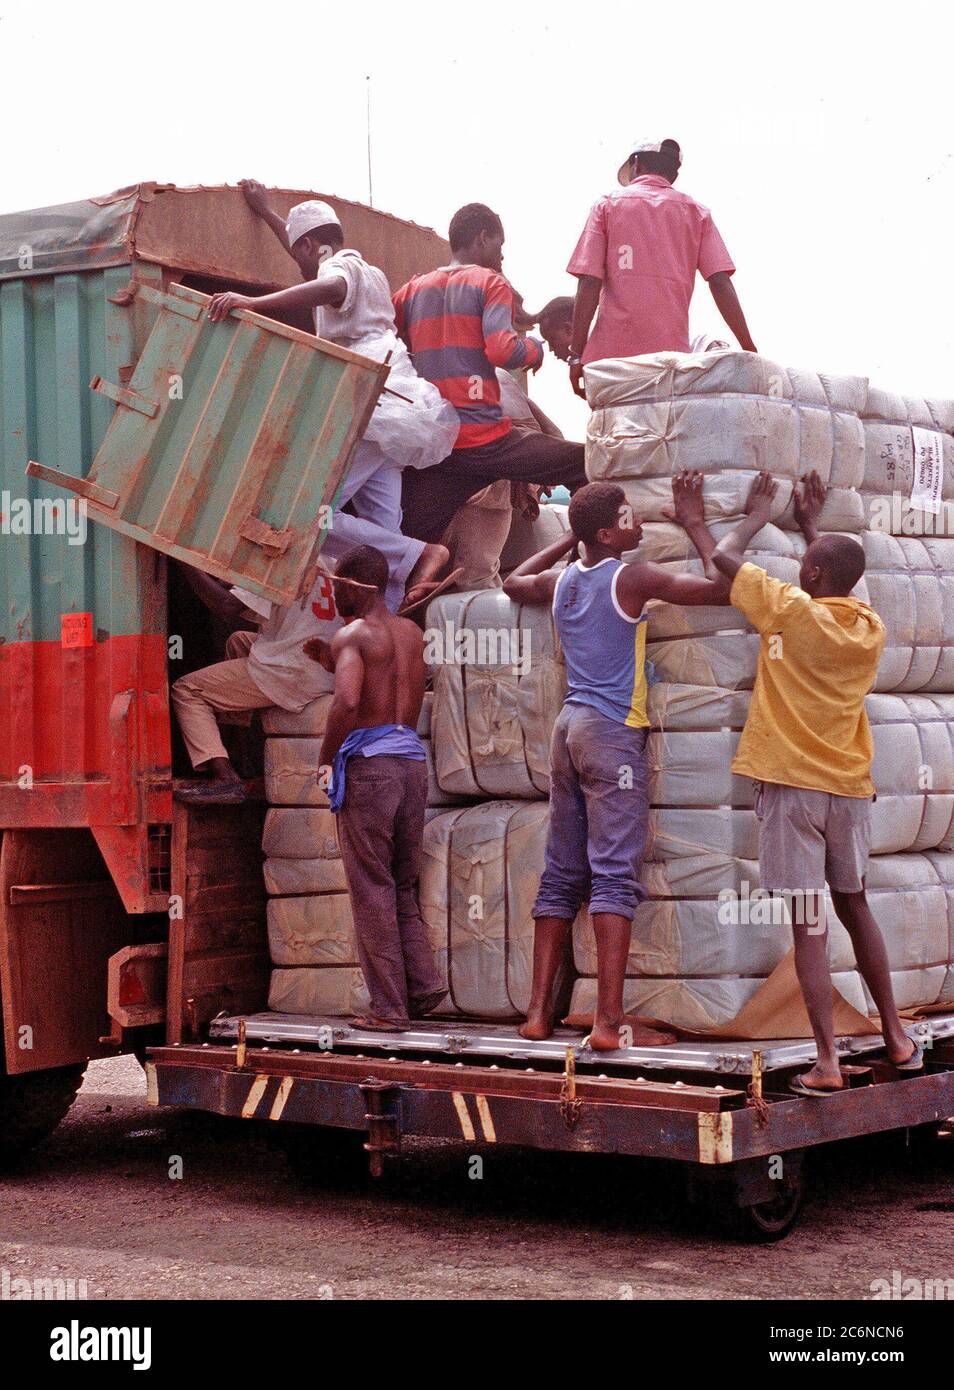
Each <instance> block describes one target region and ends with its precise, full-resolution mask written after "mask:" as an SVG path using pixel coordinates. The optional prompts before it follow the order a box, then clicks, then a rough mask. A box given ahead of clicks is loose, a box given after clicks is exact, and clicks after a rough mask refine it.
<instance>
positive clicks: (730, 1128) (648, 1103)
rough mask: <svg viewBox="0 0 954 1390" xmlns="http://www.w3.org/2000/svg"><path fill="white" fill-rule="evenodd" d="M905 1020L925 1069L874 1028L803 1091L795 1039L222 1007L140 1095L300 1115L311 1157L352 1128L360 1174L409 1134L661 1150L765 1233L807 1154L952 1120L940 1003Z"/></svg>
mask: <svg viewBox="0 0 954 1390" xmlns="http://www.w3.org/2000/svg"><path fill="white" fill-rule="evenodd" d="M916 1031H917V1035H918V1038H919V1041H921V1042H922V1043H923V1044H924V1046H925V1059H926V1060H925V1067H924V1071H923V1072H921V1073H919V1074H917V1075H904V1074H902V1073H899V1072H898V1071H897V1070H896V1069H895V1068H894V1067H893V1066H892V1065H891V1063H890V1062H888V1061H887V1060H886V1059H885V1058H884V1056H883V1044H882V1041H881V1039H880V1038H878V1037H867V1038H850V1039H849V1038H845V1039H841V1040H840V1043H839V1048H840V1051H841V1053H842V1055H843V1059H844V1071H845V1075H846V1080H847V1082H848V1086H847V1089H846V1090H845V1092H844V1093H843V1094H841V1095H837V1096H831V1097H825V1098H819V1099H810V1100H809V1099H805V1098H802V1097H799V1096H796V1095H794V1094H793V1093H792V1092H791V1091H789V1090H788V1080H789V1078H790V1077H791V1076H793V1075H794V1074H796V1072H797V1071H799V1070H800V1069H803V1068H804V1067H805V1066H807V1065H808V1064H810V1062H811V1061H812V1060H813V1056H814V1049H813V1046H812V1044H811V1043H810V1042H807V1041H805V1040H801V1039H789V1040H785V1039H781V1040H777V1041H771V1042H765V1043H762V1044H752V1043H750V1042H738V1043H732V1042H728V1043H726V1042H723V1041H721V1040H720V1041H719V1042H718V1043H713V1042H707V1041H693V1042H680V1043H677V1044H674V1045H670V1046H665V1047H631V1048H621V1049H620V1050H619V1051H618V1052H613V1053H602V1054H595V1053H593V1051H592V1050H591V1049H590V1048H589V1047H588V1046H585V1045H583V1041H582V1039H581V1038H580V1035H579V1034H578V1033H570V1032H569V1031H568V1030H565V1029H564V1030H558V1032H557V1034H556V1035H555V1036H554V1038H552V1039H550V1040H549V1041H547V1042H525V1041H524V1040H523V1039H521V1038H520V1037H519V1036H518V1035H517V1033H516V1028H515V1027H494V1026H489V1025H486V1024H483V1025H482V1024H473V1023H457V1022H448V1023H439V1022H434V1023H431V1022H428V1023H426V1024H421V1025H417V1026H415V1028H414V1029H413V1030H412V1031H410V1032H407V1033H393V1034H380V1033H370V1032H362V1031H361V1030H358V1029H354V1028H351V1027H350V1026H348V1025H347V1024H345V1023H344V1022H343V1020H342V1019H340V1018H302V1017H297V1016H294V1015H287V1014H268V1013H261V1014H255V1015H251V1016H245V1017H239V1016H228V1015H224V1014H223V1015H220V1016H219V1017H217V1018H215V1019H213V1020H212V1022H211V1024H210V1027H209V1041H207V1042H203V1043H193V1044H189V1043H180V1044H177V1045H174V1046H171V1047H170V1046H166V1047H157V1048H153V1049H150V1051H149V1055H148V1060H147V1062H146V1071H147V1077H148V1100H149V1103H150V1104H151V1105H156V1106H160V1105H161V1106H175V1107H179V1108H187V1109H196V1110H206V1111H210V1112H212V1113H215V1114H219V1115H225V1116H232V1117H235V1118H237V1119H242V1120H254V1121H264V1122H267V1123H271V1124H274V1125H277V1126H286V1127H288V1128H289V1130H294V1131H297V1133H298V1135H301V1134H302V1133H303V1132H304V1127H308V1126H310V1127H313V1128H314V1130H315V1133H314V1139H315V1156H316V1159H317V1160H318V1162H319V1165H320V1155H321V1144H322V1142H327V1143H328V1145H329V1150H330V1149H333V1148H334V1146H335V1143H336V1141H337V1142H340V1140H341V1139H342V1137H344V1136H345V1135H346V1134H347V1133H348V1132H350V1134H351V1136H352V1137H353V1138H354V1140H355V1146H356V1147H357V1140H359V1139H360V1140H361V1141H362V1146H363V1148H364V1150H365V1151H366V1153H367V1155H368V1159H369V1162H370V1168H371V1172H372V1174H373V1175H375V1176H380V1175H381V1174H382V1173H383V1172H384V1171H385V1167H386V1165H387V1164H388V1162H389V1161H390V1160H393V1159H394V1158H396V1157H398V1156H399V1155H400V1152H401V1144H402V1140H403V1139H404V1138H408V1137H412V1136H419V1137H428V1138H439V1139H448V1140H457V1141H463V1142H465V1143H472V1144H474V1145H495V1144H507V1145H518V1146H525V1147H528V1148H538V1149H547V1150H562V1151H565V1152H570V1153H575V1152H584V1153H605V1154H620V1155H623V1154H628V1155H631V1156H633V1157H639V1158H652V1159H661V1160H669V1161H675V1162H677V1163H679V1164H681V1165H682V1166H683V1167H684V1168H685V1170H686V1176H687V1180H688V1195H689V1198H690V1200H692V1201H693V1202H699V1203H700V1204H702V1205H705V1206H708V1207H714V1208H715V1209H716V1211H717V1212H718V1213H719V1214H720V1215H721V1216H723V1217H728V1218H730V1219H731V1222H732V1224H733V1225H734V1226H735V1227H736V1228H737V1229H738V1230H739V1232H740V1233H741V1234H744V1235H747V1236H748V1237H749V1238H754V1239H762V1240H774V1239H778V1238H779V1237H781V1236H783V1235H785V1234H786V1233H787V1232H788V1231H789V1230H790V1229H791V1228H792V1226H793V1225H794V1223H795V1221H796V1220H797V1217H798V1214H799V1211H800V1209H801V1205H802V1198H803V1193H804V1186H805V1184H804V1175H803V1158H804V1155H805V1153H806V1151H807V1150H809V1149H811V1148H815V1147H817V1146H819V1145H821V1144H829V1143H834V1142H836V1141H839V1140H844V1139H851V1138H856V1137H860V1136H863V1135H872V1134H877V1133H884V1132H889V1131H904V1130H915V1129H916V1130H920V1129H922V1128H924V1127H934V1128H939V1127H940V1126H941V1125H942V1124H943V1122H944V1121H945V1120H946V1119H947V1118H948V1117H951V1116H954V1013H951V1014H943V1015H938V1016H935V1017H933V1018H927V1019H924V1020H922V1021H920V1022H919V1023H918V1024H917V1025H916ZM879 1053H880V1054H882V1055H879Z"/></svg>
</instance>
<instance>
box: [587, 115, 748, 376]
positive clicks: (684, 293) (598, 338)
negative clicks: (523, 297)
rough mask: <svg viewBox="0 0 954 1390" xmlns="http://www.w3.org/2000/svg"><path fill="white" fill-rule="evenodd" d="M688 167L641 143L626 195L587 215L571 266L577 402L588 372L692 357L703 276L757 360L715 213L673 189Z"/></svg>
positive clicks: (671, 146)
mask: <svg viewBox="0 0 954 1390" xmlns="http://www.w3.org/2000/svg"><path fill="white" fill-rule="evenodd" d="M681 160H682V156H681V153H680V150H679V146H678V144H677V143H676V141H675V140H661V141H658V142H657V143H640V144H637V145H636V146H635V147H634V149H633V151H632V153H631V154H630V155H629V157H628V158H627V159H626V162H625V163H624V164H623V165H622V167H621V168H620V171H619V174H618V178H619V182H620V183H621V184H622V189H621V191H620V192H618V193H607V194H606V195H605V197H602V198H600V199H599V201H598V202H596V203H594V204H593V207H592V208H591V209H590V215H589V217H588V218H587V221H586V226H585V227H584V228H583V235H582V236H581V237H580V239H579V241H578V242H577V246H576V250H575V251H574V252H573V255H572V257H571V259H570V264H569V265H568V266H567V270H568V272H569V273H570V274H571V275H575V276H576V277H577V280H578V285H577V291H576V305H575V309H574V314H573V333H572V337H571V340H570V358H569V361H570V380H571V382H572V384H573V389H574V391H576V393H577V395H579V396H582V395H583V388H582V380H583V364H584V363H587V362H597V361H599V360H600V359H601V358H604V357H638V356H640V355H641V354H643V353H647V352H688V351H689V301H690V299H691V298H692V291H693V288H694V287H695V280H696V271H697V270H698V271H699V273H700V274H701V275H702V277H703V279H704V280H706V281H707V282H708V285H709V288H710V290H711V291H712V297H713V299H714V300H715V302H716V305H717V306H718V309H719V312H720V313H721V314H722V317H723V318H724V319H725V321H726V323H727V324H728V325H729V327H730V328H731V330H732V332H733V333H734V334H735V336H736V338H737V339H738V341H739V343H740V345H741V346H742V347H743V348H745V349H746V350H747V351H748V352H755V351H756V347H755V344H754V342H753V341H752V337H751V335H750V333H749V330H748V327H747V325H746V322H745V315H744V314H743V313H742V306H741V305H740V303H739V300H738V296H737V295H736V292H735V288H734V287H733V284H732V279H731V277H732V275H733V274H734V273H735V266H734V265H733V264H732V258H731V257H730V255H729V253H728V251H727V250H726V248H725V243H724V242H723V240H722V238H721V236H720V235H719V233H718V231H717V230H716V225H715V223H714V222H713V220H712V216H711V214H710V212H709V209H708V208H704V207H703V206H702V204H701V203H697V202H696V200H695V199H694V198H690V197H689V195H688V194H687V193H677V192H676V190H675V189H674V188H673V186H672V185H673V184H674V183H675V181H676V179H677V178H678V176H679V165H680V163H681ZM597 308H599V313H598V315H597V319H596V323H595V325H594V327H593V331H592V333H591V332H590V324H591V323H592V322H593V315H594V314H595V313H596V311H597Z"/></svg>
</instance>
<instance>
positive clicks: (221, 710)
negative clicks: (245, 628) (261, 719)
mask: <svg viewBox="0 0 954 1390" xmlns="http://www.w3.org/2000/svg"><path fill="white" fill-rule="evenodd" d="M257 635H258V634H257V633H255V632H233V633H232V635H231V636H230V637H229V639H228V641H227V642H226V644H225V654H226V657H227V658H228V659H227V660H225V661H217V662H216V663H215V665H214V666H204V667H203V668H202V670H201V671H193V672H192V673H191V675H188V676H180V678H179V679H178V680H177V681H176V682H175V683H174V685H173V687H172V707H173V709H174V710H175V712H176V718H177V719H178V721H179V728H180V729H181V730H182V737H183V740H184V741H185V746H186V748H187V749H188V753H189V757H190V759H191V760H192V766H193V767H201V766H202V764H203V763H207V762H208V761H209V759H210V758H227V757H228V754H227V753H226V751H225V745H224V744H223V742H222V737H221V735H220V733H219V725H218V720H217V719H216V715H218V714H225V715H229V714H232V715H234V714H239V713H243V712H249V711H251V710H255V709H267V708H268V707H269V706H270V705H271V703H272V702H271V700H269V698H268V696H267V695H264V694H263V693H262V691H261V690H259V688H258V686H257V685H256V684H255V682H254V681H253V680H252V677H251V675H250V674H249V669H248V653H249V649H250V648H251V645H252V641H253V639H254V638H255V637H257ZM232 722H235V723H242V722H244V721H242V720H234V721H232Z"/></svg>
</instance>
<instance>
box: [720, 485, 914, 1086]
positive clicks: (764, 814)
mask: <svg viewBox="0 0 954 1390" xmlns="http://www.w3.org/2000/svg"><path fill="white" fill-rule="evenodd" d="M776 491H777V484H775V483H774V482H772V480H771V479H770V478H769V477H768V475H767V474H762V475H760V480H759V482H758V483H757V484H756V485H755V486H754V487H753V489H752V493H751V496H750V498H749V502H748V506H747V508H746V515H745V517H744V518H743V520H742V521H741V522H740V523H739V524H738V526H736V527H735V528H734V529H733V530H732V531H731V532H730V533H729V534H728V535H727V536H725V537H724V538H723V540H722V541H720V543H719V544H718V546H717V547H716V548H715V551H714V552H713V554H712V559H711V563H712V565H713V566H714V567H715V569H716V570H718V571H719V572H720V573H722V574H724V575H726V576H727V577H728V578H729V579H731V580H732V591H731V594H730V602H731V603H732V604H733V606H734V607H735V608H738V609H739V611H740V612H741V613H744V615H745V616H746V618H748V620H749V622H750V623H751V624H752V626H753V627H754V628H755V630H756V631H757V632H758V633H759V634H760V635H761V638H762V643H761V649H760V651H759V663H758V674H757V676H756V681H755V689H754V691H753V692H752V703H751V705H750V707H749V716H748V719H747V720H746V723H745V728H744V730H743V731H742V737H741V738H740V739H739V746H738V749H737V751H736V756H735V758H734V760H733V763H732V771H733V772H735V773H737V774H739V775H740V776H743V777H751V778H753V779H754V781H755V782H756V784H757V792H756V805H755V809H756V815H757V816H758V819H759V878H760V884H761V887H762V888H763V889H767V890H768V891H770V892H772V893H780V894H783V895H784V897H785V901H786V903H787V905H788V908H789V915H790V917H791V921H792V931H793V935H794V939H795V968H796V971H797V973H798V980H799V984H800V985H801V989H802V993H803V995H804V996H805V1006H806V1008H807V1010H808V1016H809V1018H810V1020H811V1024H812V1031H813V1032H814V1034H815V1042H816V1044H817V1048H818V1061H817V1063H816V1065H815V1066H814V1067H812V1068H811V1069H810V1070H809V1071H807V1072H805V1073H804V1074H803V1075H802V1076H798V1077H796V1078H795V1079H794V1080H793V1081H792V1082H791V1087H792V1090H794V1091H796V1092H797V1093H798V1094H800V1095H811V1096H819V1095H822V1096H824V1095H833V1094H834V1093H835V1092H836V1091H840V1090H842V1089H843V1087H844V1082H843V1079H842V1075H841V1071H840V1068H839V1065H838V1053H837V1050H836V1048H835V1036H834V1023H833V1017H832V1015H833V1009H832V982H831V970H830V967H829V964H828V931H827V927H826V924H825V917H824V911H825V908H824V901H825V900H824V888H825V883H826V881H827V883H828V886H829V889H830V890H831V898H832V903H833V904H834V908H835V912H836V913H837V914H838V917H839V919H840V920H841V922H842V923H843V924H844V926H845V928H846V930H847V931H848V934H849V935H850V937H851V941H852V945H853V947H854V951H855V959H856V961H857V964H858V970H859V971H860V973H861V976H862V978H863V979H864V981H865V983H866V984H867V986H868V988H869V990H870V991H871V996H872V998H873V999H874V1001H875V1006H876V1008H877V1010H878V1014H879V1016H880V1019H881V1027H882V1030H883V1032H884V1038H885V1043H886V1046H887V1052H888V1057H889V1058H890V1060H891V1061H892V1062H893V1063H894V1065H895V1067H897V1068H898V1069H899V1070H902V1071H917V1070H920V1068H921V1067H922V1066H923V1056H922V1053H921V1049H920V1047H919V1046H918V1045H917V1044H916V1043H914V1042H912V1040H911V1039H910V1038H909V1037H908V1036H907V1034H906V1033H905V1032H904V1030H903V1028H902V1027H901V1020H900V1018H899V1017H898V1011H897V1008H896V1006H895V1002H894V994H893V991H892V988H891V974H890V970H889V967H888V957H887V952H886V950H885V946H884V940H883V938H882V935H881V932H880V930H879V928H878V924H877V922H876V921H875V919H874V917H873V916H872V913H871V909H870V908H869V906H868V902H867V899H866V897H865V872H866V868H867V862H868V850H869V846H870V842H871V798H872V796H873V794H874V786H873V784H872V781H871V759H872V753H873V748H872V741H871V730H870V728H869V726H868V716H867V714H866V713H865V696H866V695H867V694H868V692H869V691H870V690H871V687H872V686H873V684H874V681H875V675H876V673H877V670H878V662H879V660H880V657H881V652H882V650H883V648H884V642H885V629H884V624H883V623H882V621H881V619H880V618H879V617H878V615H877V613H875V611H874V609H872V608H869V606H868V605H867V604H866V603H862V602H861V601H860V600H859V599H856V598H852V596H851V591H852V589H853V588H854V587H855V585H856V584H857V583H858V581H859V580H860V579H861V576H862V575H863V574H864V569H865V553H864V550H863V549H862V547H861V546H860V545H859V544H858V542H857V541H855V540H852V539H851V538H850V537H849V536H840V535H834V534H829V535H824V536H820V535H819V533H818V529H817V525H816V523H817V519H818V514H819V512H820V511H821V508H822V505H823V503H824V501H825V491H826V490H825V488H824V486H823V484H822V482H821V480H820V479H819V477H818V474H817V473H811V474H809V476H808V477H807V478H805V479H803V480H802V483H801V486H800V487H799V488H796V492H795V519H796V521H797V522H798V524H799V526H800V527H801V529H802V531H803V533H804V536H805V539H806V541H807V542H808V548H807V550H806V551H805V556H804V559H803V560H802V565H801V570H800V573H799V582H798V584H783V583H782V582H781V581H780V580H778V579H773V578H772V577H771V576H770V575H768V574H766V572H765V570H763V569H760V568H759V567H758V566H757V565H753V564H749V563H747V562H746V561H745V560H744V558H743V556H744V552H745V549H746V546H747V545H748V544H749V542H750V541H751V539H752V537H753V536H754V535H755V534H756V532H757V531H759V530H760V529H761V528H762V527H763V526H764V525H765V523H766V522H767V521H768V519H769V514H770V510H771V505H772V499H773V497H774V495H775V492H776Z"/></svg>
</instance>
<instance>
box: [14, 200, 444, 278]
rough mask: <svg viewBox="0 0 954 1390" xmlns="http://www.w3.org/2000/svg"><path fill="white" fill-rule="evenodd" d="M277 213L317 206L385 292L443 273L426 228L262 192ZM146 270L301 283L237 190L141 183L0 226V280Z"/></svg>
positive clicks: (354, 206) (21, 215)
mask: <svg viewBox="0 0 954 1390" xmlns="http://www.w3.org/2000/svg"><path fill="white" fill-rule="evenodd" d="M268 192H269V199H270V202H271V205H272V207H273V208H274V209H275V211H276V212H278V213H280V214H281V215H282V216H285V215H286V213H287V212H288V210H289V208H291V207H292V206H293V205H294V204H295V203H298V202H302V201H304V200H305V199H308V198H321V199H323V200H324V201H325V202H328V203H330V204H331V206H332V207H333V208H334V209H335V211H336V212H337V214H338V216H339V217H340V219H341V224H342V228H343V230H344V233H345V237H346V241H347V244H348V245H349V246H354V247H356V248H357V249H358V250H359V251H360V252H361V254H362V255H363V256H364V257H365V259H366V260H368V261H370V262H371V263H372V264H374V265H377V266H380V268H381V269H382V270H383V271H384V273H385V275H386V276H387V278H388V281H389V283H390V285H391V288H392V289H397V288H398V287H399V286H400V285H402V284H403V283H404V282H405V281H406V280H409V279H410V278H411V276H412V275H419V274H421V273H422V272H424V271H426V270H432V269H434V268H435V267H437V266H438V265H441V264H443V263H444V262H445V261H446V260H447V258H448V246H447V243H446V241H444V239H443V238H442V237H439V236H438V235H437V233H436V232H434V231H432V230H431V229H430V228H429V227H418V226H417V225H416V224H415V223H413V222H407V221H405V220H403V219H402V218H398V217H392V216H390V215H389V214H388V213H384V212H379V211H378V210H377V209H376V208H368V207H364V206H363V205H362V204H360V203H353V202H350V201H349V200H348V199H345V198H336V197H334V196H333V195H329V194H326V193H315V192H311V191H309V190H306V189H300V190H293V189H269V191H268ZM132 260H143V261H151V262H155V263H157V264H159V265H165V266H169V267H170V268H172V269H176V270H179V271H182V272H191V273H193V274H198V275H205V276H211V277H214V278H217V279H222V280H232V281H235V282H236V283H241V284H242V285H246V286H248V287H250V288H255V287H259V288H261V289H268V288H276V287H280V286H285V285H293V284H297V283H298V282H299V280H300V279H301V276H300V274H299V271H298V268H297V266H296V265H295V263H294V261H293V260H292V259H291V257H290V256H289V255H288V254H287V252H286V251H284V250H283V248H282V247H281V245H280V244H279V242H278V240H277V238H276V237H275V236H273V235H272V233H271V231H270V230H269V228H268V227H267V226H266V225H265V223H264V222H262V221H261V219H260V218H257V217H256V216H255V215H254V213H252V211H251V210H250V209H249V207H248V206H247V204H246V202H245V198H244V196H243V194H242V192H241V190H240V189H238V188H229V187H219V188H202V187H197V188H176V187H175V186H174V185H172V184H155V183H141V184H135V185H133V186H132V187H130V188H124V189H120V190H119V191H118V192H116V193H111V194H108V195H107V196H105V197H103V198H88V199H83V200H81V201H80V202H76V203H61V204H59V205H57V206H55V207H46V208H31V209H29V210H27V211H23V212H11V213H6V214H4V215H3V216H0V279H9V278H13V277H22V276H25V275H51V274H55V273H57V272H65V271H83V270H95V269H99V268H102V267H103V266H112V265H125V264H127V263H129V262H130V261H132Z"/></svg>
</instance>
